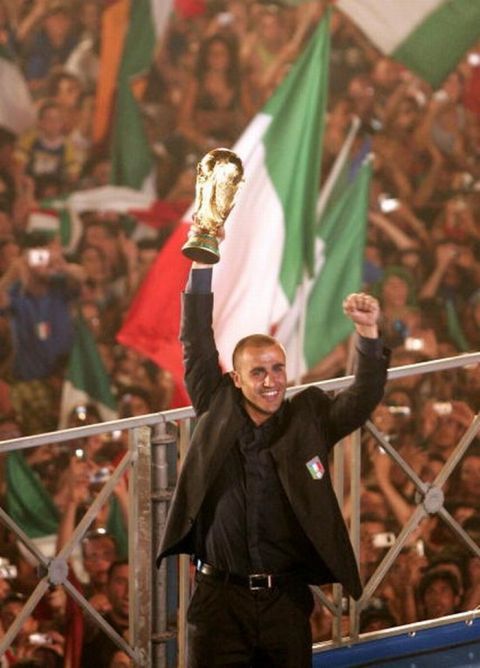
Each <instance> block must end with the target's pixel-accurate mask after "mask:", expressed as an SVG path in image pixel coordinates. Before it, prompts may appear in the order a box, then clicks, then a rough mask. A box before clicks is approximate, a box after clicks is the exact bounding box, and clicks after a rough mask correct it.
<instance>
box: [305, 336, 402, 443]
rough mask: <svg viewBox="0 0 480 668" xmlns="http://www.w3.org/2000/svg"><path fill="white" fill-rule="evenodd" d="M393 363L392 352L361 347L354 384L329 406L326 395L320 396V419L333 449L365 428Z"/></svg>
mask: <svg viewBox="0 0 480 668" xmlns="http://www.w3.org/2000/svg"><path fill="white" fill-rule="evenodd" d="M389 360H390V351H389V350H388V349H386V348H383V347H382V346H381V345H380V346H379V347H377V348H374V347H373V346H368V345H363V346H360V347H357V360H356V362H357V363H356V370H355V379H354V381H353V383H352V384H351V385H349V386H348V387H347V388H346V389H344V390H342V391H341V392H339V393H338V394H337V395H336V396H335V397H334V398H333V399H329V400H328V402H327V403H326V402H325V395H324V393H322V395H323V396H319V400H320V402H319V409H320V410H319V411H317V416H318V419H319V421H320V422H321V427H322V430H323V431H324V433H325V432H326V436H327V441H328V446H329V447H332V446H333V445H335V443H337V442H338V441H339V440H340V439H342V438H343V437H344V436H346V435H347V434H350V433H351V432H352V431H355V430H356V429H358V428H359V427H361V426H362V425H363V424H364V423H365V421H366V420H367V419H368V418H369V416H370V414H371V413H372V411H373V410H374V408H375V407H376V406H377V404H378V403H379V402H380V401H381V400H382V397H383V393H384V389H385V383H386V380H387V371H388V364H389Z"/></svg>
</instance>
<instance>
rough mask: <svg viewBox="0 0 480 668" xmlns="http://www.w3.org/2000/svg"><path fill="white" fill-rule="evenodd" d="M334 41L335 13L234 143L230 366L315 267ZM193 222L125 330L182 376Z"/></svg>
mask: <svg viewBox="0 0 480 668" xmlns="http://www.w3.org/2000/svg"><path fill="white" fill-rule="evenodd" d="M329 46H330V42H329V21H328V18H326V19H324V20H323V21H322V22H321V24H320V25H319V26H318V28H317V30H316V31H315V33H314V34H313V35H312V37H311V40H310V42H309V44H308V45H307V47H306V49H305V50H304V52H303V54H302V55H301V56H300V58H299V60H298V61H297V62H296V63H295V65H294V66H293V68H292V69H291V71H290V72H289V74H288V75H287V77H286V78H285V80H284V81H283V82H282V84H281V85H280V86H279V87H278V89H277V90H276V92H275V93H274V95H273V96H272V98H271V99H270V100H269V101H268V102H267V104H266V105H265V107H264V108H263V109H262V111H261V112H260V113H259V114H257V116H256V117H255V118H254V119H253V120H252V122H251V123H250V125H249V126H248V127H247V129H246V131H245V132H244V134H243V135H242V137H241V138H240V140H239V142H238V143H237V144H236V145H235V146H234V150H235V151H236V152H237V153H238V154H239V155H240V157H241V158H242V160H243V163H244V168H245V184H244V186H243V188H242V190H240V192H239V196H238V201H237V204H236V205H235V208H234V210H233V211H232V214H231V215H230V216H229V218H228V221H227V224H226V239H225V241H224V242H223V243H222V245H221V249H220V252H221V258H222V259H221V261H220V263H219V264H218V265H216V266H215V269H214V292H215V310H214V328H215V335H216V341H217V345H218V348H219V352H220V356H221V360H222V363H223V365H224V366H225V367H227V368H229V367H230V356H231V352H232V350H233V347H234V345H235V343H236V342H237V340H238V339H239V338H241V337H242V336H245V335H246V334H250V333H252V332H253V331H257V332H270V331H272V329H273V328H274V327H275V324H276V323H277V322H278V321H279V320H280V319H281V318H282V317H283V316H284V314H285V312H286V311H287V310H288V308H289V306H290V304H291V302H292V301H293V299H294V297H295V293H296V288H297V285H298V284H299V283H300V282H301V281H302V280H303V276H304V273H305V268H306V267H307V268H308V269H309V270H313V261H314V253H313V251H314V243H313V240H314V236H315V204H316V198H317V192H318V184H319V181H320V164H321V147H322V138H323V129H324V122H325V107H326V99H327V86H328V65H329ZM186 217H187V219H191V216H190V218H189V217H188V216H186ZM187 230H188V226H187V225H181V226H180V227H179V228H178V230H177V232H176V234H175V236H174V237H173V238H172V239H171V240H170V242H169V244H168V245H167V247H166V248H165V250H164V251H163V252H162V253H161V254H160V255H159V257H158V258H157V260H156V263H155V265H154V267H153V268H152V269H151V271H150V273H149V275H148V276H147V279H146V281H145V282H144V285H143V286H142V288H141V290H140V292H139V293H138V295H137V297H136V298H135V300H134V302H133V305H132V308H131V310H130V312H129V313H128V314H127V318H126V320H125V324H124V326H123V328H122V330H121V331H120V333H119V337H118V338H119V341H120V342H121V343H123V344H124V345H129V346H132V347H133V348H136V349H137V350H139V351H140V352H142V353H143V354H146V355H147V356H149V357H152V358H153V359H155V361H157V363H159V364H160V365H161V366H164V367H165V368H167V369H169V370H170V371H171V372H172V373H173V374H174V377H175V380H176V381H177V383H178V384H180V383H181V377H182V372H183V370H182V366H181V354H180V349H179V344H178V325H179V323H178V319H177V320H175V321H171V320H170V318H171V317H173V316H175V318H176V316H177V313H178V314H179V313H180V306H179V303H180V292H181V291H182V289H183V287H184V285H185V279H186V276H187V274H188V268H189V263H188V262H186V261H185V258H183V256H182V255H181V250H180V249H181V245H182V243H183V242H184V240H185V238H186V233H187ZM172 304H175V306H174V307H172ZM165 308H166V310H164V309H165ZM174 351H175V352H174ZM173 359H175V360H176V361H177V362H176V364H175V365H172V360H173Z"/></svg>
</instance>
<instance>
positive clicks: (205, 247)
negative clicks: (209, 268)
mask: <svg viewBox="0 0 480 668" xmlns="http://www.w3.org/2000/svg"><path fill="white" fill-rule="evenodd" d="M182 253H183V254H184V255H185V256H186V257H188V258H189V259H190V260H193V261H194V262H200V263H201V264H216V263H217V262H218V261H219V260H220V253H219V252H218V241H217V239H216V237H214V236H212V235H211V234H207V233H204V234H202V233H198V234H194V235H193V236H191V237H190V238H189V240H188V241H187V242H186V243H184V244H183V246H182Z"/></svg>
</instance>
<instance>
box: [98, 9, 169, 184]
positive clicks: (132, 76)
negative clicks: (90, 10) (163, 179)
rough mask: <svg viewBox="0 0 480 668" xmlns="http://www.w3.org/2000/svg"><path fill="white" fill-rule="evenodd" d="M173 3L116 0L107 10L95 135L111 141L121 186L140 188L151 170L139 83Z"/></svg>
mask: <svg viewBox="0 0 480 668" xmlns="http://www.w3.org/2000/svg"><path fill="white" fill-rule="evenodd" d="M170 7H171V0H114V2H112V4H111V5H110V6H109V7H107V8H106V9H105V11H104V13H103V17H102V49H101V53H100V75H99V80H98V85H97V93H96V100H95V108H96V110H95V117H94V129H93V135H94V141H95V143H96V144H97V145H102V144H103V145H104V144H106V143H108V142H109V140H110V142H111V151H112V175H113V176H112V181H113V183H114V184H116V185H122V186H130V187H132V188H136V189H140V188H141V187H142V185H143V183H144V181H145V179H146V177H147V176H148V175H149V174H150V171H151V167H152V152H151V148H150V145H149V141H148V138H147V135H146V132H145V127H144V123H143V119H142V113H141V109H140V106H139V104H138V101H137V99H136V96H135V86H136V84H137V83H138V81H139V80H140V79H142V77H144V76H145V74H146V73H147V72H148V70H149V68H150V66H151V63H152V61H153V54H154V49H155V44H156V41H157V39H158V37H159V35H160V34H161V32H162V30H163V28H164V25H165V22H166V18H167V13H168V11H169V9H170ZM110 133H111V136H110Z"/></svg>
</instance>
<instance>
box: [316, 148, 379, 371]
mask: <svg viewBox="0 0 480 668" xmlns="http://www.w3.org/2000/svg"><path fill="white" fill-rule="evenodd" d="M371 175H372V165H371V161H370V159H368V158H367V160H366V161H365V162H364V163H363V165H362V166H361V167H360V169H359V170H358V172H357V174H356V175H355V176H354V178H353V179H351V181H350V183H349V184H348V185H347V187H346V188H345V190H344V191H343V192H342V193H341V195H340V196H339V197H338V199H337V200H336V201H334V202H333V204H332V205H331V206H330V207H329V209H328V210H327V211H326V213H325V215H324V217H323V219H322V221H321V223H320V226H319V230H318V235H317V238H316V241H315V243H316V245H317V248H318V247H320V249H321V252H320V253H319V255H320V256H323V262H322V267H321V270H320V271H319V272H318V273H317V276H316V279H315V281H314V282H313V285H312V289H311V291H310V293H309V296H308V302H307V310H306V319H305V336H304V341H303V358H304V366H303V371H304V372H305V371H307V370H308V369H311V368H313V367H314V366H315V364H316V363H317V362H319V361H320V360H321V359H323V358H324V357H325V356H326V355H328V353H330V352H331V351H332V350H333V348H334V347H335V346H336V345H337V344H338V343H340V342H341V341H343V340H344V339H345V338H346V337H347V336H349V334H351V333H352V332H353V329H354V327H353V324H352V322H351V321H350V320H349V319H348V318H346V317H345V315H344V313H343V308H342V302H343V300H344V299H345V297H346V296H347V295H349V294H350V293H351V292H358V291H359V290H360V289H361V287H362V274H363V258H364V251H365V240H366V234H367V213H368V195H369V189H370V181H371Z"/></svg>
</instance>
